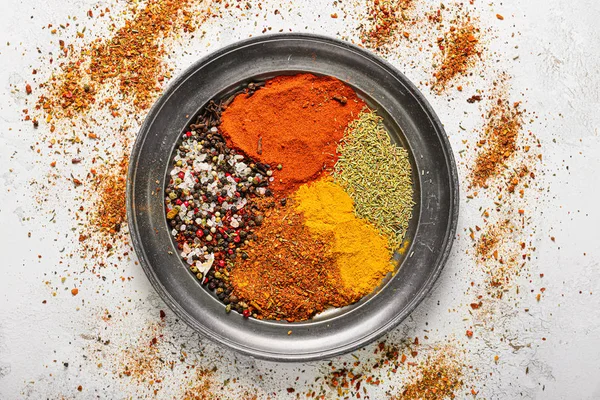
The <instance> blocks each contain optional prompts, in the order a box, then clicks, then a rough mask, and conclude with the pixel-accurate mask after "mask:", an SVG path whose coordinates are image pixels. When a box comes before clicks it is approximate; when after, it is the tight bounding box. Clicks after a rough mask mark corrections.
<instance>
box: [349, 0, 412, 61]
mask: <svg viewBox="0 0 600 400" xmlns="http://www.w3.org/2000/svg"><path fill="white" fill-rule="evenodd" d="M413 7H414V0H368V1H367V15H368V16H367V18H366V21H365V22H364V23H363V24H362V25H361V26H360V40H361V43H362V44H363V45H365V46H366V47H369V48H372V49H377V50H383V47H384V46H386V45H388V44H390V42H392V41H393V39H394V38H395V37H396V36H397V35H398V34H399V30H400V29H401V28H402V27H403V25H404V23H405V22H406V21H408V20H409V17H408V15H407V14H408V13H409V12H410V11H411V10H412V8H413ZM404 36H406V37H408V33H407V32H406V31H404Z"/></svg>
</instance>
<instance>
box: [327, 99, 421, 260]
mask: <svg viewBox="0 0 600 400" xmlns="http://www.w3.org/2000/svg"><path fill="white" fill-rule="evenodd" d="M338 152H339V154H340V155H339V158H338V161H337V163H336V165H335V169H334V174H333V176H334V178H335V180H336V181H337V182H339V183H340V184H341V185H342V186H343V187H344V189H345V190H346V191H347V192H348V194H349V195H350V197H351V198H352V200H354V203H355V210H356V214H357V215H358V216H359V217H361V218H365V219H366V220H368V221H369V222H371V223H373V224H374V225H375V226H376V227H377V228H378V229H380V230H381V231H382V232H383V233H385V234H386V235H387V236H388V237H389V242H390V246H391V248H393V249H397V248H398V247H399V246H400V245H401V243H402V241H403V239H404V235H405V234H406V230H407V229H408V222H409V221H410V219H411V217H412V209H413V207H414V205H415V202H414V199H413V185H412V167H411V164H410V160H409V156H408V152H407V150H406V149H405V148H403V147H400V146H398V145H396V144H394V143H392V142H391V139H390V136H389V134H388V133H387V131H386V129H385V127H384V125H383V119H382V118H381V117H380V116H378V115H377V114H376V113H375V112H373V111H370V110H365V111H363V112H361V113H360V114H359V116H358V118H357V119H356V120H354V121H352V122H351V123H350V124H349V125H348V128H347V131H346V135H345V136H344V137H343V138H342V140H341V141H340V145H339V147H338Z"/></svg>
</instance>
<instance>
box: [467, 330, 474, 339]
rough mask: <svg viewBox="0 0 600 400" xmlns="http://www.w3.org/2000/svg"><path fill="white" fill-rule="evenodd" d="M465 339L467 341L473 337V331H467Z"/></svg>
mask: <svg viewBox="0 0 600 400" xmlns="http://www.w3.org/2000/svg"><path fill="white" fill-rule="evenodd" d="M467 337H468V338H469V339H470V338H472V337H473V331H472V330H469V329H467Z"/></svg>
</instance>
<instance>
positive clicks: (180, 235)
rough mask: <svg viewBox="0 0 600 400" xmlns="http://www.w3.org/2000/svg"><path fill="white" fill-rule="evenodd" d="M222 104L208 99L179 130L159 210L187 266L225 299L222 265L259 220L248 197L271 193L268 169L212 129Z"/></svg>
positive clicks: (226, 285)
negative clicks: (163, 211)
mask: <svg viewBox="0 0 600 400" xmlns="http://www.w3.org/2000/svg"><path fill="white" fill-rule="evenodd" d="M222 109H223V105H222V104H221V103H215V102H214V101H211V102H209V104H208V105H207V106H206V107H205V109H204V110H203V111H202V113H201V114H200V115H199V116H198V117H197V119H196V122H195V123H194V124H191V125H190V129H191V130H189V131H186V132H185V133H184V134H183V135H182V137H181V142H180V144H179V146H178V147H177V148H176V151H175V157H174V158H173V169H172V170H171V171H170V173H169V175H170V179H169V182H168V184H167V187H166V188H165V209H166V218H167V221H168V223H169V226H170V227H171V235H172V236H173V238H174V239H175V241H176V243H177V248H178V249H179V250H180V251H181V253H180V256H181V257H182V259H183V260H184V261H185V262H186V263H187V264H188V265H189V268H190V271H191V272H192V273H193V274H194V275H195V276H196V277H197V279H198V280H200V281H201V282H202V283H203V284H205V285H207V287H208V289H209V290H215V291H216V295H217V297H218V298H219V299H220V300H222V301H223V302H225V304H229V303H231V298H230V296H229V295H230V294H231V287H230V285H229V283H228V278H227V276H228V269H229V268H230V267H231V262H232V261H233V260H235V258H236V256H237V250H238V248H239V247H240V246H242V245H243V244H244V243H245V242H246V241H247V239H248V238H249V237H250V236H251V235H252V233H253V227H254V226H255V225H260V224H261V223H262V218H263V217H262V215H259V214H257V213H255V209H254V208H251V207H250V205H251V204H252V203H251V201H252V200H251V198H252V197H255V196H264V195H270V194H271V192H270V190H269V189H268V187H267V186H268V176H269V175H270V173H271V170H270V169H269V168H267V167H266V166H265V165H263V164H260V163H256V162H254V161H253V160H251V159H248V158H247V157H246V156H244V155H242V154H239V153H238V152H236V151H235V150H233V149H230V148H229V147H227V146H226V144H225V139H224V138H223V136H222V135H221V133H220V132H219V128H218V126H219V124H220V119H221V111H222ZM209 271H210V273H209ZM230 307H232V306H230ZM236 309H237V308H236ZM239 311H240V312H243V311H244V310H243V309H240V310H239Z"/></svg>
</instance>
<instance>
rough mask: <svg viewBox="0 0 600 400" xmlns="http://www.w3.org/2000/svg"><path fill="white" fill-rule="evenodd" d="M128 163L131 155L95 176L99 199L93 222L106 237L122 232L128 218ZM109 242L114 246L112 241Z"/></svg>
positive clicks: (97, 229)
mask: <svg viewBox="0 0 600 400" xmlns="http://www.w3.org/2000/svg"><path fill="white" fill-rule="evenodd" d="M128 164H129V157H123V158H122V159H121V161H120V162H119V163H118V164H117V165H116V166H115V168H112V169H109V170H108V171H107V172H106V173H103V174H98V175H96V177H95V178H94V183H95V189H96V191H97V193H98V199H97V200H96V203H97V206H96V207H95V213H94V215H93V216H92V218H91V222H92V226H94V227H95V229H96V231H97V232H100V233H101V235H102V236H104V237H105V238H107V237H111V236H114V235H115V234H117V233H118V232H120V230H121V227H122V226H123V224H124V223H125V222H126V219H127V210H126V207H125V203H126V201H125V191H126V189H127V181H126V177H127V166H128ZM107 244H110V245H111V246H112V244H111V243H110V241H109V242H107Z"/></svg>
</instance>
